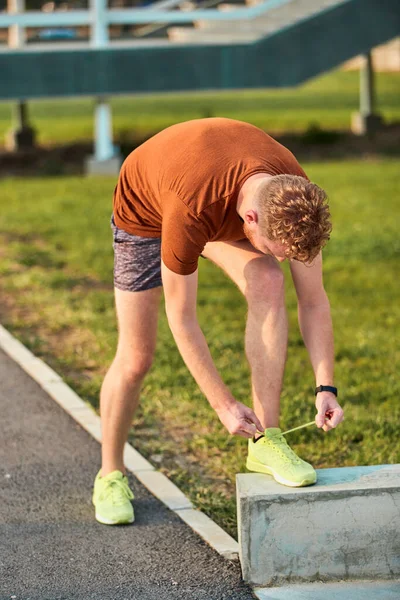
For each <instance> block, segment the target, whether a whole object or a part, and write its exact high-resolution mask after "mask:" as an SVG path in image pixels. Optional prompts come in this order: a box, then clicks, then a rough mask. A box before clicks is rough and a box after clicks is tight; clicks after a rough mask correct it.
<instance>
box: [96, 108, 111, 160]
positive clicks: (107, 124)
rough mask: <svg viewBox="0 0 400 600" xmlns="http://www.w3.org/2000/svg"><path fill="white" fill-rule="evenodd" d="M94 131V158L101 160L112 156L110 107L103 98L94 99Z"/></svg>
mask: <svg viewBox="0 0 400 600" xmlns="http://www.w3.org/2000/svg"><path fill="white" fill-rule="evenodd" d="M95 133H96V140H95V153H94V155H95V159H96V160H98V161H101V160H109V159H110V158H113V156H114V146H113V143H112V116H111V107H110V104H109V102H107V101H106V99H105V98H97V99H96V106H95Z"/></svg>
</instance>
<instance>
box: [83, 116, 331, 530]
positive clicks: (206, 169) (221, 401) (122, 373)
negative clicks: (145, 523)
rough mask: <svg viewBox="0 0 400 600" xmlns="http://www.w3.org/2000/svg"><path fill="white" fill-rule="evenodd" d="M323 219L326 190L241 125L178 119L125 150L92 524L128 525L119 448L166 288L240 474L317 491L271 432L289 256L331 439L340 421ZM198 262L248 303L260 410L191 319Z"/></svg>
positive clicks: (309, 470)
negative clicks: (233, 385) (216, 271)
mask: <svg viewBox="0 0 400 600" xmlns="http://www.w3.org/2000/svg"><path fill="white" fill-rule="evenodd" d="M329 219H330V215H329V210H328V206H327V204H326V195H325V192H324V191H323V190H321V189H320V188H319V187H318V186H316V185H314V184H312V183H311V182H310V181H309V180H308V178H307V176H306V174H305V173H304V171H303V170H302V168H301V167H300V165H299V164H298V162H297V161H296V159H295V158H294V156H293V155H292V154H291V153H290V152H289V150H287V149H286V148H284V147H283V146H281V145H280V144H278V143H277V142H276V141H275V140H273V139H272V138H271V137H269V136H268V135H267V134H266V133H264V132H263V131H261V130H260V129H258V128H257V127H254V126H253V125H249V124H247V123H243V122H240V121H235V120H232V119H223V118H211V119H198V120H194V121H189V122H186V123H180V124H177V125H174V126H172V127H169V128H167V129H165V130H164V131H162V132H160V133H159V134H157V135H155V136H154V137H152V138H151V139H150V140H148V141H146V142H145V143H144V144H142V145H141V146H140V147H139V148H137V149H136V150H135V151H134V152H132V153H131V154H130V155H129V156H128V158H127V159H126V161H125V163H124V164H123V166H122V169H121V172H120V176H119V180H118V184H117V186H116V189H115V193H114V204H113V216H112V221H111V225H112V228H113V232H114V243H113V247H114V253H115V263H114V288H115V302H116V311H117V319H118V329H119V339H118V347H117V351H116V356H115V358H114V361H113V363H112V365H111V367H110V369H109V371H108V373H107V375H106V377H105V379H104V383H103V386H102V389H101V394H100V407H101V417H102V430H103V444H102V468H101V470H100V471H99V473H98V475H97V477H96V480H95V487H94V494H93V502H94V504H95V507H96V518H97V520H99V521H100V522H102V523H105V524H117V523H130V522H132V521H133V520H134V513H133V507H132V503H131V501H130V500H131V499H132V498H133V494H132V492H131V490H130V489H129V486H128V481H127V478H126V476H125V469H124V464H123V447H124V444H125V442H126V439H127V436H128V431H129V428H130V425H131V422H132V417H133V414H134V411H135V409H136V407H137V405H138V400H139V391H140V387H141V384H142V381H143V378H144V376H145V375H146V373H147V371H148V369H149V368H150V365H151V362H152V358H153V353H154V348H155V343H156V329H157V314H158V307H159V300H160V297H161V291H162V288H163V289H164V295H165V305H166V313H167V317H168V322H169V325H170V328H171V331H172V333H173V335H174V338H175V341H176V343H177V346H178V348H179V350H180V353H181V355H182V357H183V359H184V361H185V363H186V365H187V367H188V368H189V370H190V372H191V373H192V375H193V377H194V378H195V380H196V382H197V383H198V385H199V387H200V388H201V390H202V392H203V393H204V394H205V396H206V398H207V400H208V401H209V403H210V404H211V406H212V407H213V408H214V410H215V412H216V413H217V415H218V417H219V419H220V420H221V422H222V423H223V424H224V426H225V427H226V429H227V430H228V432H229V433H231V434H236V435H241V436H243V437H245V438H248V439H249V441H248V444H249V447H248V458H247V468H248V469H249V470H252V471H257V472H261V473H269V474H271V475H273V477H274V478H275V479H276V480H277V481H278V482H280V483H282V484H284V485H289V486H305V485H311V484H313V483H315V481H316V473H315V470H314V469H313V467H312V466H311V465H310V464H309V463H306V462H305V461H303V460H302V459H300V458H299V457H298V456H297V455H296V454H295V453H294V452H293V450H292V449H291V448H290V447H289V446H288V444H287V442H286V439H285V438H284V437H283V436H282V432H281V430H280V429H279V399H280V393H281V387H282V380H283V372H284V365H285V360H286V351H287V334H288V332H287V316H286V309H285V303H284V290H283V288H284V283H283V274H282V271H281V269H280V266H279V262H282V261H284V260H285V259H286V258H287V259H289V260H290V269H291V274H292V278H293V281H294V285H295V288H296V293H297V298H298V309H299V324H300V329H301V332H302V336H303V339H304V342H305V344H306V347H307V349H308V352H309V355H310V359H311V363H312V366H313V369H314V373H315V379H316V385H317V388H319V386H321V385H322V386H327V387H328V389H327V390H326V389H322V390H320V391H316V408H317V409H318V414H317V416H316V424H317V426H318V427H322V428H323V429H324V431H328V430H330V429H332V428H334V427H336V426H337V425H338V423H340V422H341V421H342V419H343V411H342V409H341V407H340V406H339V404H338V403H337V400H336V394H337V390H336V388H334V387H333V386H334V379H333V362H334V358H333V355H334V353H333V333H332V323H331V316H330V306H329V301H328V298H327V296H326V293H325V290H324V287H323V282H322V258H321V248H322V247H323V246H324V245H325V244H326V242H327V240H328V239H329V234H330V231H331V224H330V220H329ZM200 255H201V256H202V257H204V258H207V259H209V260H211V261H213V262H214V263H215V264H216V265H218V266H219V267H220V268H221V269H223V270H224V271H225V272H226V273H227V274H228V276H229V277H230V278H231V279H232V280H233V281H234V282H235V283H236V285H237V286H238V287H239V289H240V290H241V291H242V293H243V294H244V296H245V298H246V300H247V303H248V317H247V324H246V333H245V351H246V356H247V359H248V361H249V364H250V367H251V373H252V394H253V406H254V411H253V410H251V409H250V408H248V407H247V406H245V405H243V404H242V403H240V402H238V401H237V400H236V399H235V398H234V397H233V396H232V394H231V392H230V391H229V390H228V388H227V387H226V386H225V384H224V383H223V381H222V379H221V377H220V375H219V373H218V371H217V369H216V367H215V365H214V363H213V361H212V358H211V355H210V352H209V349H208V346H207V343H206V340H205V338H204V336H203V334H202V332H201V329H200V327H199V324H198V322H197V318H196V293H197V273H198V271H197V269H198V259H199V256H200ZM325 420H326V422H325Z"/></svg>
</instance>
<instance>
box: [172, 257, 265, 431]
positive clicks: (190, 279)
mask: <svg viewBox="0 0 400 600" xmlns="http://www.w3.org/2000/svg"><path fill="white" fill-rule="evenodd" d="M161 274H162V279H163V286H164V294H165V307H166V313H167V318H168V323H169V326H170V328H171V331H172V334H173V336H174V339H175V341H176V344H177V346H178V349H179V351H180V353H181V355H182V358H183V360H184V361H185V363H186V365H187V367H188V369H189V371H190V372H191V374H192V375H193V377H194V379H195V380H196V382H197V384H198V386H199V387H200V389H201V391H202V392H203V393H204V395H205V396H206V398H207V400H208V401H209V403H210V404H211V406H212V407H213V409H214V410H215V411H216V413H217V414H218V416H219V418H220V420H221V422H222V423H223V424H224V425H225V427H226V428H227V429H228V431H229V433H232V434H237V435H241V436H243V437H251V436H252V435H254V434H255V433H256V430H257V429H258V430H260V431H262V425H261V423H260V422H259V420H258V419H257V417H256V415H255V414H254V412H253V411H252V410H251V409H250V408H248V407H247V406H245V405H243V404H241V403H240V402H237V401H236V400H235V398H234V397H233V396H232V394H231V392H230V391H229V389H228V388H227V387H226V385H225V384H224V382H223V381H222V379H221V377H220V375H219V373H218V371H217V369H216V367H215V365H214V362H213V359H212V357H211V354H210V350H209V348H208V345H207V342H206V339H205V337H204V335H203V332H202V331H201V328H200V326H199V324H198V321H197V315H196V301H197V271H195V272H194V273H192V274H191V275H178V274H176V273H174V272H173V271H171V270H170V269H168V267H166V265H165V264H164V263H163V262H162V265H161Z"/></svg>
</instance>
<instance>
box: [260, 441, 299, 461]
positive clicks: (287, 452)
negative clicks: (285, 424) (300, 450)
mask: <svg viewBox="0 0 400 600" xmlns="http://www.w3.org/2000/svg"><path fill="white" fill-rule="evenodd" d="M267 439H268V441H269V442H272V443H273V447H274V450H277V451H278V453H279V454H280V455H281V457H282V458H283V460H284V461H285V462H289V463H292V464H299V463H300V462H301V459H300V458H299V457H298V456H297V454H295V452H293V450H292V449H291V447H290V446H289V445H288V443H287V441H286V440H285V438H284V437H282V434H279V435H277V436H274V438H273V440H271V439H270V438H267Z"/></svg>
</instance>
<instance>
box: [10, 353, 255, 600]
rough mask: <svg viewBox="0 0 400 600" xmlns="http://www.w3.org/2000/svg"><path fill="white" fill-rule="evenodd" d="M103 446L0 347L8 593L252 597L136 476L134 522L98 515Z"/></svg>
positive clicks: (100, 598) (233, 570) (35, 598)
mask: <svg viewBox="0 0 400 600" xmlns="http://www.w3.org/2000/svg"><path fill="white" fill-rule="evenodd" d="M99 468H100V446H99V444H98V443H97V442H96V441H95V440H94V439H93V438H91V437H90V435H89V434H88V433H87V432H86V431H85V430H83V429H82V428H81V427H80V426H79V425H78V424H77V423H76V422H75V421H74V420H73V419H72V418H71V417H70V416H69V415H68V414H66V413H65V412H64V411H63V410H62V409H61V408H60V407H59V406H58V405H57V404H56V402H55V401H54V400H52V399H51V398H50V397H49V396H48V395H47V394H46V392H45V391H44V390H43V389H42V388H41V387H40V386H39V385H38V384H37V383H36V382H35V381H34V380H32V379H31V378H30V377H29V376H28V375H27V374H26V373H25V372H24V371H23V370H22V369H21V368H20V367H19V366H18V365H17V364H15V363H14V362H13V361H12V360H11V359H10V358H9V357H8V356H7V355H6V354H4V352H2V351H1V350H0V600H61V599H62V600H78V599H79V600H106V599H107V600H123V599H124V600H128V599H129V600H182V599H188V600H189V599H190V600H228V599H229V600H251V599H253V598H254V596H253V594H252V592H251V590H250V588H249V587H248V586H246V585H245V584H244V583H243V582H242V580H241V571H240V566H239V564H238V563H237V562H231V561H228V560H226V559H223V558H222V557H221V556H220V555H219V554H218V553H217V552H215V551H214V550H213V549H212V548H211V547H210V546H208V545H207V544H206V543H205V542H204V541H203V540H202V539H201V538H200V537H199V536H197V534H196V533H194V532H193V531H192V530H191V529H190V528H189V527H188V526H187V525H186V524H185V523H184V522H183V521H181V519H180V518H179V517H178V516H177V515H175V514H174V513H173V512H171V511H170V510H169V509H168V508H167V507H165V506H164V505H163V504H161V503H160V502H159V501H158V500H157V499H156V498H154V497H153V496H152V495H151V494H150V493H149V492H148V491H147V490H146V489H145V488H144V487H143V486H142V485H141V484H140V483H139V481H138V480H137V479H135V478H134V477H133V476H132V475H130V476H129V479H130V483H131V485H132V488H133V490H134V493H135V516H136V521H135V523H134V524H133V525H129V526H119V527H115V526H114V527H110V526H106V525H101V524H100V523H97V521H96V520H95V518H94V508H93V505H92V503H91V493H92V484H93V479H94V477H95V475H96V473H97V471H98V469H99Z"/></svg>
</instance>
